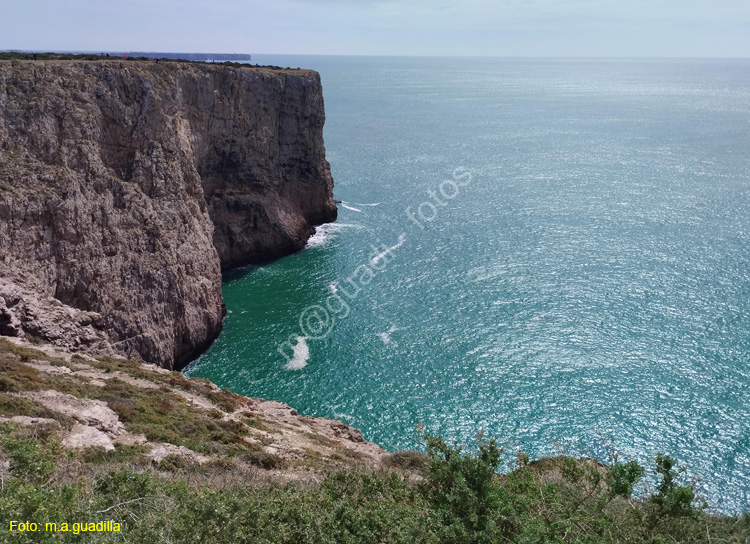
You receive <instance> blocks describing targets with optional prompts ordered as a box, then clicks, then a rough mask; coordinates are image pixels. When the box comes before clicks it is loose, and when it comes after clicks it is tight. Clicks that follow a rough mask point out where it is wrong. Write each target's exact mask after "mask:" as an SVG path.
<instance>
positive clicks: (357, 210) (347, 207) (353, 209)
mask: <svg viewBox="0 0 750 544" xmlns="http://www.w3.org/2000/svg"><path fill="white" fill-rule="evenodd" d="M341 205H342V206H343V207H344V208H346V209H347V210H351V211H353V212H359V213H362V210H360V209H359V208H355V207H354V206H347V205H346V204H344V203H343V202H342V203H341Z"/></svg>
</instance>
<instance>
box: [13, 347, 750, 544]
mask: <svg viewBox="0 0 750 544" xmlns="http://www.w3.org/2000/svg"><path fill="white" fill-rule="evenodd" d="M34 347H36V346H34ZM34 347H29V346H21V345H18V344H17V343H12V342H9V341H6V340H3V339H0V542H123V543H125V542H127V543H149V544H150V543H158V542H175V543H177V542H179V543H206V544H209V543H210V544H215V543H216V544H221V543H225V542H226V543H289V544H292V543H294V544H298V543H316V544H318V543H352V544H354V543H356V544H361V543H400V542H404V543H409V544H415V543H441V544H442V543H445V544H472V543H502V542H515V543H528V544H531V543H573V542H576V543H591V544H594V543H596V544H599V543H643V542H645V543H653V544H657V543H659V544H661V543H665V544H666V543H675V542H680V543H706V544H715V543H735V544H750V516H748V515H746V516H743V517H731V516H723V515H718V514H716V513H712V512H710V511H708V510H707V508H706V505H705V503H704V502H703V501H701V500H700V498H699V497H697V496H696V493H695V490H694V488H693V487H692V486H691V485H690V484H689V483H688V482H686V481H685V477H684V474H683V472H682V470H681V469H680V468H679V467H678V465H677V462H676V461H675V459H673V458H672V457H670V456H667V455H659V456H657V457H656V458H655V459H654V466H653V468H651V469H649V470H647V469H646V468H645V467H642V466H640V465H638V464H637V463H635V462H625V463H623V462H613V463H612V464H610V465H604V464H601V463H599V462H597V461H595V460H592V459H572V458H567V457H559V458H548V459H542V460H538V461H531V462H530V461H529V459H528V457H527V456H525V455H523V454H518V456H517V460H516V464H515V466H514V467H503V466H501V459H503V455H502V451H501V449H500V448H498V446H497V444H496V443H495V442H494V441H493V440H489V441H488V440H484V439H483V438H482V437H479V438H478V442H477V445H476V447H475V448H473V449H472V450H471V451H470V452H466V451H463V450H462V449H461V448H460V447H458V446H456V445H449V444H447V443H446V442H445V441H444V440H443V439H441V438H439V437H434V436H430V435H424V437H423V438H424V443H423V451H425V452H426V453H423V452H422V451H404V452H396V453H393V454H390V455H385V456H382V457H381V458H380V460H379V461H376V460H375V458H372V457H369V456H367V455H364V454H362V453H360V452H358V451H356V450H352V449H347V448H343V447H340V446H339V445H338V444H337V441H336V440H334V439H333V438H331V437H326V436H323V435H319V434H315V433H314V432H312V429H313V428H312V427H310V428H309V429H300V430H298V431H295V432H296V433H297V434H295V435H294V436H295V437H297V438H298V439H300V440H304V443H301V444H302V445H301V449H302V450H304V451H305V456H303V457H298V458H295V459H293V460H291V461H287V460H282V459H280V458H279V457H277V456H275V455H274V454H272V453H269V451H268V450H267V448H266V447H265V446H266V444H267V442H264V439H263V437H266V438H265V440H269V441H270V440H272V439H275V437H277V436H278V433H279V432H281V427H279V426H278V425H279V424H278V422H277V421H273V420H270V419H264V418H263V416H262V414H260V413H259V412H253V411H252V409H251V408H252V406H251V399H246V398H244V397H240V396H238V395H235V394H233V393H230V392H228V391H221V390H219V389H218V388H216V387H215V386H213V385H212V384H210V383H209V382H206V381H205V380H195V379H188V378H186V377H185V376H182V375H181V374H178V373H174V372H156V371H153V370H150V369H147V368H145V367H143V366H142V365H139V364H138V363H135V362H132V361H124V360H114V359H108V358H97V359H92V358H89V357H85V358H84V357H77V356H74V357H73V358H72V359H71V358H68V359H65V358H59V357H56V356H55V355H54V354H50V353H49V352H43V351H40V350H37V349H34ZM81 369H84V370H81ZM86 376H90V378H87V377H86ZM104 377H106V379H104ZM139 380H144V381H147V382H148V384H146V385H148V387H144V384H143V383H142V382H141V381H139ZM49 390H54V391H57V392H59V393H62V394H65V395H72V396H74V397H76V398H79V399H94V400H96V401H98V402H101V403H104V405H106V407H107V408H109V409H110V410H112V411H113V412H114V413H115V414H116V415H117V417H118V418H119V422H120V423H121V424H122V425H123V426H124V428H125V429H126V430H127V432H128V433H132V434H133V435H135V434H138V435H143V436H145V437H146V439H148V442H144V443H119V442H116V443H115V444H114V450H112V449H111V448H110V449H109V450H107V449H105V448H103V447H99V446H90V447H78V448H69V447H64V440H63V437H64V436H66V433H69V432H70V429H72V428H73V427H74V426H76V425H80V417H78V416H76V414H73V415H74V416H76V418H74V417H71V416H70V415H65V414H62V413H60V412H59V411H56V410H54V409H50V407H49V406H48V407H45V406H43V405H42V404H40V403H39V402H38V401H37V400H35V399H39V398H40V397H35V395H37V394H38V393H39V392H43V391H49ZM191 395H193V397H192V398H193V402H189V400H188V399H189V398H191ZM198 400H199V401H200V403H199V404H200V405H197V404H196V403H195V402H196V401H198ZM18 416H24V417H27V418H29V417H30V418H35V421H34V422H33V424H31V423H29V422H28V421H25V420H24V421H21V420H19V418H18ZM230 416H231V417H230ZM14 417H15V418H16V419H13V418H14ZM290 417H291V416H290ZM21 419H23V418H21ZM290 428H292V427H286V430H285V431H284V432H289V429H290ZM250 435H253V439H252V440H248V438H249V437H250ZM159 444H162V445H163V444H168V445H174V446H175V447H176V446H180V447H182V448H187V449H188V450H189V451H190V452H194V454H192V453H191V454H190V455H183V454H181V453H180V452H181V451H185V450H179V451H171V452H167V454H166V455H162V456H160V457H158V458H155V457H154V456H153V454H152V453H153V452H152V451H151V448H152V447H153V446H154V445H159ZM508 468H513V470H512V471H510V472H507V469H508ZM502 472H507V473H506V474H502ZM644 481H649V482H651V488H652V489H653V491H652V492H650V493H648V492H646V491H645V489H646V488H645V486H644ZM654 485H655V486H654ZM11 521H30V522H36V523H39V524H40V527H41V528H40V530H38V531H36V532H26V533H20V532H17V531H16V532H14V533H10V531H9V527H10V525H9V524H10V522H11ZM99 521H112V522H117V523H119V524H120V527H121V530H120V531H119V532H93V533H90V532H80V533H78V534H76V533H75V532H73V531H72V530H71V531H68V532H65V531H57V532H54V531H46V530H45V526H44V524H46V523H47V522H52V523H57V524H58V525H61V524H62V523H69V524H71V526H72V524H73V523H87V522H94V523H96V522H99Z"/></svg>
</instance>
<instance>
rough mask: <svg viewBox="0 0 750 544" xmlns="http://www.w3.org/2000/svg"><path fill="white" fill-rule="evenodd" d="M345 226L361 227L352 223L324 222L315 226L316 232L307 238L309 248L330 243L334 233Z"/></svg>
mask: <svg viewBox="0 0 750 544" xmlns="http://www.w3.org/2000/svg"><path fill="white" fill-rule="evenodd" d="M345 228H361V227H360V226H359V225H352V224H350V223H324V224H322V225H318V226H317V227H315V234H313V235H312V236H310V238H309V239H308V240H307V245H306V246H305V247H306V248H307V249H310V248H312V247H322V246H324V245H326V244H327V243H328V241H329V240H331V238H333V235H334V234H336V233H337V232H339V231H340V230H343V229H345Z"/></svg>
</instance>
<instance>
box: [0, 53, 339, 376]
mask: <svg viewBox="0 0 750 544" xmlns="http://www.w3.org/2000/svg"><path fill="white" fill-rule="evenodd" d="M324 120H325V115H324V109H323V98H322V92H321V86H320V79H319V76H318V74H317V73H315V72H311V71H305V70H271V69H264V68H249V67H229V66H215V65H210V64H194V63H177V62H164V61H162V62H159V63H156V62H153V61H51V62H32V61H28V62H27V61H12V62H2V63H0V334H6V335H16V336H18V335H22V334H24V333H30V334H33V335H35V336H40V337H43V338H45V339H48V340H50V341H52V342H54V343H56V344H58V345H62V346H64V347H67V348H72V349H85V348H90V349H92V350H96V351H112V352H114V353H118V354H122V355H125V356H128V357H131V358H135V359H139V360H143V361H147V362H152V363H156V364H159V365H161V366H164V367H171V368H180V367H182V366H184V365H185V364H186V363H187V362H189V361H190V360H191V359H192V358H194V357H195V356H196V355H198V354H199V353H200V352H201V351H203V350H204V349H205V348H206V347H208V345H210V343H211V342H212V341H213V339H214V338H215V337H216V336H217V334H218V333H219V331H220V330H221V321H222V318H223V315H224V303H223V300H222V297H221V269H222V268H225V269H226V268H231V267H233V266H237V265H242V264H248V263H253V262H260V261H265V260H269V259H272V258H275V257H279V256H282V255H285V254H289V253H291V252H293V251H296V250H299V249H301V248H302V247H304V244H305V242H306V240H307V238H308V237H309V236H310V234H311V233H312V232H313V225H315V224H319V223H322V222H327V221H332V220H334V219H335V218H336V207H335V204H334V202H333V195H332V193H333V181H332V179H331V174H330V168H329V166H328V162H327V161H326V159H325V149H324V146H323V123H324Z"/></svg>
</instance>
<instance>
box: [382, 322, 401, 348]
mask: <svg viewBox="0 0 750 544" xmlns="http://www.w3.org/2000/svg"><path fill="white" fill-rule="evenodd" d="M397 330H398V327H397V326H396V325H391V328H390V329H388V331H387V332H379V333H377V335H378V336H379V337H380V339H381V340H382V341H383V344H385V345H386V346H387V345H389V344H390V343H391V333H392V332H396V331H397Z"/></svg>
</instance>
